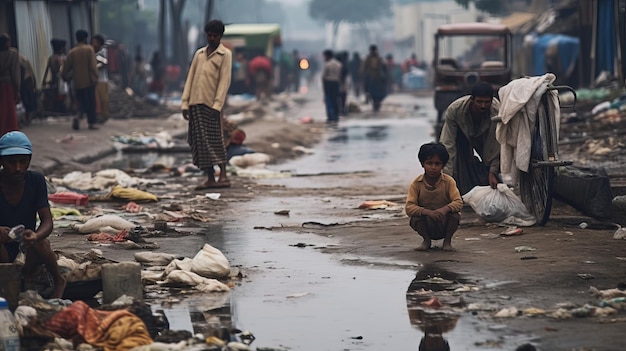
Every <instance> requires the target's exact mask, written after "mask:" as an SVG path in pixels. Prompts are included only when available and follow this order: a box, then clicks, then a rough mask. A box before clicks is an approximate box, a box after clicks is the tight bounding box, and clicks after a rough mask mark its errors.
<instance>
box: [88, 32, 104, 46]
mask: <svg viewBox="0 0 626 351" xmlns="http://www.w3.org/2000/svg"><path fill="white" fill-rule="evenodd" d="M91 39H96V41H97V42H98V43H99V44H100V45H101V46H102V45H104V35H102V34H96V35H94V36H93V37H91Z"/></svg>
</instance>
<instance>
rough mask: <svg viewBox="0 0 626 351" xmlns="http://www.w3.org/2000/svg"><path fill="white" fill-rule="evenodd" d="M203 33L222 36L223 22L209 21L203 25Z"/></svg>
mask: <svg viewBox="0 0 626 351" xmlns="http://www.w3.org/2000/svg"><path fill="white" fill-rule="evenodd" d="M204 33H206V34H208V33H214V34H219V35H223V34H224V22H222V21H220V20H210V21H208V22H207V23H206V24H205V25H204Z"/></svg>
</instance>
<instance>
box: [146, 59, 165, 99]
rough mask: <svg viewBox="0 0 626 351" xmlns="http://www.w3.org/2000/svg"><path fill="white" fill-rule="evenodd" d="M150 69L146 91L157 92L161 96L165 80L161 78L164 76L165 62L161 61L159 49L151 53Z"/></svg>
mask: <svg viewBox="0 0 626 351" xmlns="http://www.w3.org/2000/svg"><path fill="white" fill-rule="evenodd" d="M150 70H151V71H152V81H151V82H150V87H149V88H148V91H149V92H151V93H155V94H157V95H158V96H159V98H161V97H162V96H163V91H164V90H165V82H164V80H163V78H164V76H165V63H164V62H163V59H162V58H161V53H160V52H159V51H155V52H154V53H152V59H151V60H150Z"/></svg>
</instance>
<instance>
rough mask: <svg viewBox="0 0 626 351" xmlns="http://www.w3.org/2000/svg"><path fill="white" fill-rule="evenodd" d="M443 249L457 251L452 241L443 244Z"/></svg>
mask: <svg viewBox="0 0 626 351" xmlns="http://www.w3.org/2000/svg"><path fill="white" fill-rule="evenodd" d="M441 249H442V250H443V251H456V250H455V249H454V248H453V247H452V244H450V243H443V246H442V247H441Z"/></svg>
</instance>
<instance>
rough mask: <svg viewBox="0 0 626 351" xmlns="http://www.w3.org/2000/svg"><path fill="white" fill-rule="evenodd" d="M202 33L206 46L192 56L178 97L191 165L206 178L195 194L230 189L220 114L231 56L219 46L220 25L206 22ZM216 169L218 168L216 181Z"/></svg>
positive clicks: (226, 88) (227, 86)
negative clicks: (201, 171)
mask: <svg viewBox="0 0 626 351" xmlns="http://www.w3.org/2000/svg"><path fill="white" fill-rule="evenodd" d="M204 32H205V33H206V37H207V41H208V45H207V46H206V47H203V48H200V49H198V50H197V51H196V53H195V54H194V56H193V60H192V61H191V67H190V68H189V72H188V73H187V80H186V81H185V88H184V90H183V96H182V110H183V117H184V118H185V119H186V120H188V121H189V129H188V133H187V134H188V142H189V146H191V153H192V155H193V163H194V164H195V165H196V166H197V167H198V168H200V169H202V170H203V171H205V172H207V174H208V179H207V181H206V182H204V183H202V184H200V185H198V186H197V187H196V190H203V189H209V188H227V187H230V181H229V180H228V177H227V175H226V161H227V159H226V148H225V146H224V134H223V132H222V117H221V113H222V108H223V107H224V104H225V102H226V94H227V93H228V88H229V87H230V79H231V72H232V65H233V56H232V53H231V51H230V50H228V49H227V48H226V47H225V46H224V45H223V44H221V43H220V40H221V39H222V35H223V34H224V23H222V21H220V20H211V21H209V22H207V24H206V25H205V26H204ZM216 165H217V166H219V168H220V174H219V178H218V179H217V181H216V180H215V169H214V166H216Z"/></svg>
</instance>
